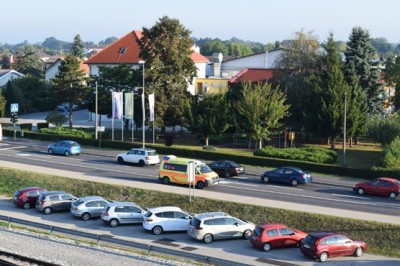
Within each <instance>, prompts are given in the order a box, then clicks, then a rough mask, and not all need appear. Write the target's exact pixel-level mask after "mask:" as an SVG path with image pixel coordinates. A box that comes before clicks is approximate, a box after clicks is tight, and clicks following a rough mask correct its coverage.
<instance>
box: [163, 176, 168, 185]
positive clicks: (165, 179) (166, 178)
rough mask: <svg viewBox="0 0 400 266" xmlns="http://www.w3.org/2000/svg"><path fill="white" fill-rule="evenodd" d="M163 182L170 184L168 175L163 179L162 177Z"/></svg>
mask: <svg viewBox="0 0 400 266" xmlns="http://www.w3.org/2000/svg"><path fill="white" fill-rule="evenodd" d="M162 182H163V183H164V184H165V185H168V184H169V178H168V177H167V176H164V177H163V179H162Z"/></svg>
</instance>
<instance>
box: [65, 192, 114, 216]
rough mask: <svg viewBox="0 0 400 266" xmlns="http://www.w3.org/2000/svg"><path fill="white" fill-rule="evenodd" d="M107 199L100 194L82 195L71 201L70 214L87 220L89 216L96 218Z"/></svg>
mask: <svg viewBox="0 0 400 266" xmlns="http://www.w3.org/2000/svg"><path fill="white" fill-rule="evenodd" d="M107 203H108V201H107V200H105V199H104V198H103V197H100V196H88V197H82V198H79V199H77V200H75V201H74V202H72V203H71V208H70V211H71V214H72V215H73V216H75V217H80V218H81V219H82V220H84V221H87V220H89V219H90V218H96V217H97V218H98V217H100V216H101V212H102V210H103V209H104V207H105V206H106V205H107Z"/></svg>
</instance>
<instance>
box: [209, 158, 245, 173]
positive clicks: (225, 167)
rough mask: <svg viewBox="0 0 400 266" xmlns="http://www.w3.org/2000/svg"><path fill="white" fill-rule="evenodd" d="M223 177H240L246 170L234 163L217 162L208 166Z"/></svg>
mask: <svg viewBox="0 0 400 266" xmlns="http://www.w3.org/2000/svg"><path fill="white" fill-rule="evenodd" d="M208 166H210V168H211V169H212V170H213V171H214V172H216V173H217V174H218V175H219V176H221V177H231V176H238V175H241V174H244V173H245V169H244V167H243V166H241V165H240V164H238V163H235V162H233V161H215V162H212V163H210V164H208Z"/></svg>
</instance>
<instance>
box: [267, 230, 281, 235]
mask: <svg viewBox="0 0 400 266" xmlns="http://www.w3.org/2000/svg"><path fill="white" fill-rule="evenodd" d="M267 236H278V230H276V229H271V230H268V231H267Z"/></svg>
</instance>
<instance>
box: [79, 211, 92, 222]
mask: <svg viewBox="0 0 400 266" xmlns="http://www.w3.org/2000/svg"><path fill="white" fill-rule="evenodd" d="M81 218H82V220H84V221H87V220H89V219H90V213H88V212H85V213H83V214H82V216H81Z"/></svg>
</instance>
